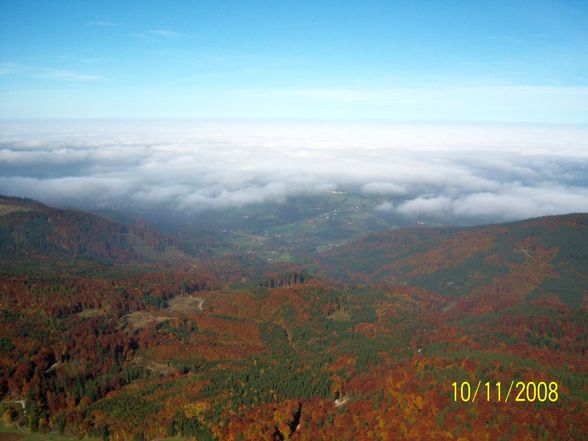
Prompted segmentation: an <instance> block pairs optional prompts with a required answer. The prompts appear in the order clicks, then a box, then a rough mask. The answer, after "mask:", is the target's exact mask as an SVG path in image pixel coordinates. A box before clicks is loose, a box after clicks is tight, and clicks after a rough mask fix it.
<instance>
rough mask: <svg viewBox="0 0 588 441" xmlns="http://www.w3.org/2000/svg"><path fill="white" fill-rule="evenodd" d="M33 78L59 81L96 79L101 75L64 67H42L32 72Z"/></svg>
mask: <svg viewBox="0 0 588 441" xmlns="http://www.w3.org/2000/svg"><path fill="white" fill-rule="evenodd" d="M31 77H33V78H44V79H49V80H59V81H94V80H98V79H99V78H100V77H98V76H96V75H88V74H84V73H80V72H72V71H69V70H63V69H40V70H38V71H36V72H33V73H32V74H31Z"/></svg>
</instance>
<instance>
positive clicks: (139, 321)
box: [120, 311, 171, 331]
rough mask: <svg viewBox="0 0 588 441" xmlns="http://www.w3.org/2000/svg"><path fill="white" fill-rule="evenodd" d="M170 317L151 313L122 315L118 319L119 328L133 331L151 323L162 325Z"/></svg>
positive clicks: (138, 312) (136, 312) (142, 312)
mask: <svg viewBox="0 0 588 441" xmlns="http://www.w3.org/2000/svg"><path fill="white" fill-rule="evenodd" d="M170 319H171V317H165V316H159V315H156V314H153V313H152V312H146V311H135V312H131V313H130V314H127V315H124V316H122V317H121V318H120V326H121V327H122V328H125V329H128V330H131V331H135V330H137V329H142V328H145V327H146V326H148V325H150V324H152V323H155V324H157V323H163V322H165V321H167V320H170Z"/></svg>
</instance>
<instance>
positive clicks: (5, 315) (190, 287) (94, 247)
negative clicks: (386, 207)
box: [0, 198, 588, 441]
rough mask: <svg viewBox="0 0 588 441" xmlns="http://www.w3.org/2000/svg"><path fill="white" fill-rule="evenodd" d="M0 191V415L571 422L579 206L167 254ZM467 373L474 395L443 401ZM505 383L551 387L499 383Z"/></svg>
mask: <svg viewBox="0 0 588 441" xmlns="http://www.w3.org/2000/svg"><path fill="white" fill-rule="evenodd" d="M1 207H2V208H1V210H2V212H1V215H0V224H1V231H2V245H0V247H1V249H2V259H3V262H4V265H3V275H2V277H1V279H0V317H1V318H2V319H1V320H0V398H1V402H0V409H1V413H2V417H3V421H4V424H7V425H11V426H14V427H22V428H25V427H26V428H28V429H29V430H32V431H38V432H42V433H49V432H52V431H58V432H60V433H65V434H69V435H76V436H83V435H85V434H88V435H91V436H94V437H98V438H102V439H104V440H107V439H110V440H113V441H114V440H117V441H119V440H121V441H122V440H129V441H130V440H132V441H141V440H152V439H163V438H167V437H177V436H179V437H182V438H188V437H195V439H197V440H213V439H217V440H232V441H233V440H234V441H236V440H285V439H290V440H308V441H312V440H322V439H325V440H362V439H365V440H397V439H439V440H442V439H447V440H451V439H471V435H472V434H475V439H481V440H495V439H507V440H523V439H562V440H563V439H574V440H580V439H586V438H587V437H588V432H587V426H586V424H585V422H586V415H587V414H588V368H587V364H586V355H587V354H586V351H587V349H588V302H587V292H586V287H587V286H588V284H587V283H586V280H587V279H586V277H587V274H588V268H587V264H586V258H587V256H586V250H585V248H586V247H585V244H586V243H588V216H587V215H582V214H579V215H569V216H556V217H550V218H541V219H531V220H528V221H523V222H518V223H513V224H504V225H494V226H487V227H475V228H465V229H455V228H441V229H427V228H420V229H409V230H391V231H389V232H385V233H382V234H377V235H370V236H366V237H364V238H361V239H360V240H358V241H354V242H351V243H349V244H346V245H342V246H340V247H337V248H334V249H332V250H330V251H328V252H325V253H324V254H322V255H321V256H318V257H316V256H315V257H313V260H312V264H308V265H303V264H296V262H290V263H280V264H274V263H271V262H267V261H262V260H260V259H258V258H256V257H255V256H253V255H251V254H247V255H243V256H239V255H227V256H218V257H214V258H189V259H187V258H186V259H187V260H185V259H184V258H183V259H184V260H182V261H181V264H178V265H176V266H175V267H170V265H169V264H166V265H161V266H158V265H157V260H156V259H155V260H153V259H154V257H153V256H157V255H158V254H157V253H159V252H160V248H161V247H169V246H172V245H173V244H171V242H168V239H165V238H163V236H160V235H158V234H157V233H151V234H152V235H143V236H141V235H140V233H137V232H135V231H130V230H129V229H128V227H125V226H123V225H121V224H118V223H115V222H113V221H109V220H106V219H102V218H99V217H96V216H93V215H88V214H84V213H79V212H75V211H72V210H56V209H52V208H49V207H45V206H43V205H40V204H37V203H35V202H33V201H24V200H13V199H7V198H4V199H2V205H1ZM137 237H139V238H140V239H141V241H143V242H141V243H142V244H143V245H142V246H145V244H147V247H148V248H149V249H150V250H155V251H153V253H155V254H151V255H150V256H151V257H150V259H151V260H150V262H151V263H150V264H149V265H137V263H136V262H142V261H143V260H142V259H146V258H147V257H145V254H141V252H140V251H138V248H137V240H138V239H137ZM169 240H171V239H169ZM170 244H171V245H170ZM140 249H141V248H139V250H140ZM143 249H144V248H143ZM160 255H163V254H160ZM47 259H49V260H52V261H54V262H58V261H59V262H61V263H60V264H54V265H47ZM103 261H105V262H110V263H108V264H102V263H100V264H97V263H96V262H103ZM22 262H26V265H22ZM8 263H11V264H12V265H13V267H14V268H18V271H16V270H15V271H13V272H12V273H11V272H10V268H11V267H10V265H9V264H8ZM82 267H83V268H84V270H83V271H82V270H81V269H80V268H82ZM466 381H467V382H469V383H471V384H472V387H473V388H474V389H475V388H476V385H478V383H480V384H481V385H482V386H481V389H480V392H479V395H478V396H477V398H475V399H474V400H472V399H471V396H469V398H468V399H467V400H463V399H461V397H462V396H461V395H458V398H457V399H456V395H455V392H454V386H453V383H456V384H459V385H462V384H463V382H466ZM518 381H522V382H524V384H527V383H530V382H533V383H535V384H539V383H541V382H543V383H545V384H546V385H553V384H555V386H549V387H551V388H552V389H553V387H555V388H556V391H555V392H553V391H552V389H549V392H550V393H551V395H549V396H548V395H545V397H544V398H545V399H539V398H537V397H542V395H537V394H535V397H532V396H530V395H526V394H525V393H523V394H522V397H523V399H522V400H520V401H517V400H516V399H515V398H513V397H511V398H510V400H509V399H506V400H505V397H506V390H502V395H500V397H498V395H497V386H496V383H497V382H500V383H501V384H502V387H503V388H504V389H508V386H509V385H510V384H511V382H518ZM486 382H489V384H490V386H487V387H488V392H487V391H486V389H485V386H484V384H485V383H486ZM546 387H547V386H546ZM515 392H516V393H518V392H517V390H516V388H515ZM515 392H513V393H515ZM527 392H529V391H527ZM547 392H548V390H547V389H546V393H547ZM460 393H461V391H460ZM472 394H473V391H472ZM548 397H549V399H548ZM519 398H520V396H519ZM507 401H508V402H507Z"/></svg>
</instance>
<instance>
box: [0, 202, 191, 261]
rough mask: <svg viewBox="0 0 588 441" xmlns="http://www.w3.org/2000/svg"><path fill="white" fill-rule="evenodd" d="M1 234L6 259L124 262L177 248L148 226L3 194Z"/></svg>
mask: <svg viewBox="0 0 588 441" xmlns="http://www.w3.org/2000/svg"><path fill="white" fill-rule="evenodd" d="M0 238H1V240H0V258H3V259H9V258H17V257H28V258H30V257H35V256H37V257H40V256H50V257H53V258H64V259H71V258H76V259H87V260H94V261H100V262H105V263H108V262H110V263H113V262H119V263H121V262H131V261H150V260H157V259H161V258H162V257H163V254H164V253H169V252H170V251H172V250H175V251H176V252H177V249H175V247H174V244H173V242H172V241H171V240H170V239H169V238H166V237H164V236H163V235H161V234H159V233H157V232H155V231H152V230H149V229H147V228H143V227H139V226H136V225H125V224H121V223H117V222H114V221H112V220H109V219H106V218H104V217H101V216H96V215H93V214H89V213H85V212H81V211H77V210H70V209H65V210H61V209H57V208H52V207H48V206H46V205H43V204H41V203H39V202H36V201H33V200H31V199H22V198H14V197H6V196H0ZM178 254H181V253H178Z"/></svg>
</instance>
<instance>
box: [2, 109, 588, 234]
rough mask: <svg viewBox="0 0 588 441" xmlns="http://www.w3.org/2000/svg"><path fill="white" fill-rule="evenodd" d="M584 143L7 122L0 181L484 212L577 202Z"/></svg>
mask: <svg viewBox="0 0 588 441" xmlns="http://www.w3.org/2000/svg"><path fill="white" fill-rule="evenodd" d="M587 146H588V129H586V127H583V126H555V125H553V126H549V125H544V126H533V125H515V124H510V125H508V124H503V125H500V124H486V125H484V124H391V123H384V122H382V123H367V122H366V123H343V122H341V123H336V122H271V121H249V122H239V121H217V122H215V121H197V120H196V121H189V120H167V121H140V120H139V121H137V120H135V121H120V120H119V121H105V120H97V121H88V120H86V121H83V120H80V121H71V120H70V121H44V122H43V121H13V122H10V121H5V122H3V130H2V131H1V133H0V188H2V192H3V193H5V194H9V195H13V196H21V197H31V198H34V199H37V200H41V201H44V202H46V203H50V204H53V205H59V206H64V205H67V206H71V207H76V208H81V209H103V208H105V209H114V210H119V211H120V210H126V211H131V212H133V211H134V212H137V213H140V214H142V215H143V216H145V215H150V216H152V217H155V216H156V214H157V213H161V212H173V213H176V215H177V216H183V217H185V218H186V219H187V220H190V218H192V219H198V217H199V213H202V212H213V213H219V212H221V213H222V212H223V210H225V209H227V208H229V209H239V208H247V207H248V206H255V205H258V206H259V205H265V206H272V205H280V204H287V203H288V201H289V200H290V199H291V198H293V197H298V196H301V197H304V196H311V197H315V196H319V197H326V196H328V195H330V194H332V193H333V192H346V193H351V194H356V195H359V196H363V197H365V198H367V199H371V200H377V201H378V203H377V204H376V205H374V206H370V207H369V210H370V211H372V212H373V215H374V216H383V213H388V214H390V215H394V216H400V217H405V218H411V219H413V220H415V219H416V220H423V219H422V218H424V219H425V220H426V219H429V218H430V219H437V220H439V219H440V220H441V221H442V222H444V223H446V224H471V223H489V222H501V221H507V220H517V219H524V218H529V217H536V216H541V215H554V214H564V213H569V212H576V211H587V210H588V193H587V190H586V188H587V185H588V171H587V168H586V167H587V166H586V164H587V163H588V157H587V153H586V152H587V151H588V148H587ZM364 209H366V207H364Z"/></svg>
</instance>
